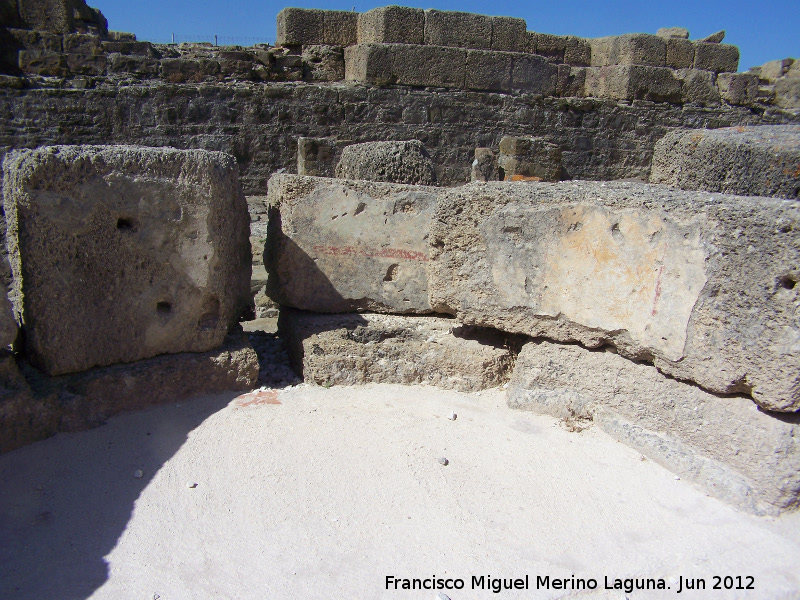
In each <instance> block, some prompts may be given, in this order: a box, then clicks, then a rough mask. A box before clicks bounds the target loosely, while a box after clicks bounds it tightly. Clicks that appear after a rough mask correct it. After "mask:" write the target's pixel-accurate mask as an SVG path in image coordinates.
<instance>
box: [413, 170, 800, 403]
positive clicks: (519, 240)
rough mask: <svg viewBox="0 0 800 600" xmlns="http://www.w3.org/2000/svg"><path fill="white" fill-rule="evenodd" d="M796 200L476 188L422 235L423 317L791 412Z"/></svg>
mask: <svg viewBox="0 0 800 600" xmlns="http://www.w3.org/2000/svg"><path fill="white" fill-rule="evenodd" d="M798 218H800V207H799V206H798V205H797V203H796V202H792V201H781V200H775V199H770V198H753V197H746V198H745V197H740V196H720V195H711V194H707V193H703V192H685V191H682V190H672V189H670V188H667V187H665V186H654V185H648V184H634V183H612V182H608V183H596V182H588V181H581V182H561V183H553V184H549V183H537V184H535V185H531V184H526V183H482V184H469V185H467V186H465V187H462V188H459V189H458V190H457V191H455V190H453V191H448V192H446V193H445V194H444V195H443V196H442V197H441V199H440V201H439V204H438V206H437V211H436V214H435V215H434V219H433V221H432V222H433V226H432V229H431V236H430V239H431V265H430V269H429V272H430V279H429V289H430V299H431V307H432V308H433V310H434V311H436V312H445V313H449V314H454V315H456V316H457V317H458V318H459V320H460V321H462V322H464V323H467V324H474V325H481V326H486V327H495V328H498V329H501V330H503V331H508V332H516V333H525V334H527V335H530V336H534V337H546V338H549V339H554V340H558V341H564V342H568V341H578V342H581V343H582V344H585V345H587V346H590V347H598V346H602V345H605V344H612V345H614V346H616V347H617V348H618V350H619V352H620V353H621V354H623V355H625V356H627V357H629V358H634V359H638V360H646V361H652V362H654V363H655V365H656V366H657V367H658V368H659V369H660V370H661V371H662V372H665V373H668V374H670V375H673V376H675V377H677V378H680V379H686V380H691V381H694V382H696V383H698V384H699V385H701V386H703V387H705V388H706V389H708V390H710V391H714V392H719V393H736V392H742V393H746V394H750V395H751V396H752V397H753V398H754V399H755V400H756V402H758V403H759V404H760V405H761V406H763V407H764V408H767V409H769V410H782V411H794V410H797V409H798V408H800V385H799V382H800V360H799V359H800V344H798V340H800V324H798V322H797V318H796V306H797V304H796V303H797V301H798V293H800V292H798V291H796V290H795V285H794V282H795V281H796V280H798V279H800V276H799V275H798V272H797V264H798V262H800V233H798V231H797V229H796V228H793V227H792V226H791V223H793V222H795V221H796V220H797V219H798Z"/></svg>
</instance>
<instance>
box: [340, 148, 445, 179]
mask: <svg viewBox="0 0 800 600" xmlns="http://www.w3.org/2000/svg"><path fill="white" fill-rule="evenodd" d="M336 177H338V178H340V179H365V180H368V181H386V182H388V183H410V184H418V185H433V182H434V170H433V162H432V161H431V159H430V157H429V156H428V153H427V152H425V148H424V147H423V146H422V142H420V141H419V140H409V141H403V142H364V143H363V144H352V145H350V146H347V147H346V148H345V149H344V150H343V151H342V157H341V160H340V161H339V164H337V165H336Z"/></svg>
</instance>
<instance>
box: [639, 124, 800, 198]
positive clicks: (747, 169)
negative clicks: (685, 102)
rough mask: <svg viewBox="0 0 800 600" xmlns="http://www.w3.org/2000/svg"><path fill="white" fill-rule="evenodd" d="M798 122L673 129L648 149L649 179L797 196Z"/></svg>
mask: <svg viewBox="0 0 800 600" xmlns="http://www.w3.org/2000/svg"><path fill="white" fill-rule="evenodd" d="M798 165H800V126H797V125H758V126H750V127H725V128H722V129H692V130H677V131H672V132H670V133H668V134H667V135H665V136H664V137H663V138H661V139H660V140H659V141H658V142H657V143H656V146H655V150H654V152H653V166H652V169H651V171H650V182H651V183H665V184H667V185H671V186H675V187H679V188H681V189H684V190H706V191H709V192H724V193H726V194H742V195H745V196H774V197H777V198H798V197H800V170H799V169H798Z"/></svg>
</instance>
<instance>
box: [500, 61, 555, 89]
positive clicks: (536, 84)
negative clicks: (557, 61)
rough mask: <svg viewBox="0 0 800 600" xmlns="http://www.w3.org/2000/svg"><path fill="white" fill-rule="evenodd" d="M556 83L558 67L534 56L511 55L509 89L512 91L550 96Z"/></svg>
mask: <svg viewBox="0 0 800 600" xmlns="http://www.w3.org/2000/svg"><path fill="white" fill-rule="evenodd" d="M557 83H558V67H557V66H556V65H554V64H551V63H549V62H547V60H546V59H545V58H543V57H541V56H536V55H535V54H517V53H515V54H513V56H512V60H511V87H512V89H514V90H520V91H523V92H530V93H532V94H540V95H542V96H552V95H553V94H555V91H556V85H557Z"/></svg>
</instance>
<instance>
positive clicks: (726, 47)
mask: <svg viewBox="0 0 800 600" xmlns="http://www.w3.org/2000/svg"><path fill="white" fill-rule="evenodd" d="M694 68H695V69H703V70H705V71H714V72H715V73H735V72H736V71H737V70H738V69H739V48H737V47H736V46H731V45H730V44H716V43H706V42H695V45H694Z"/></svg>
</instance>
